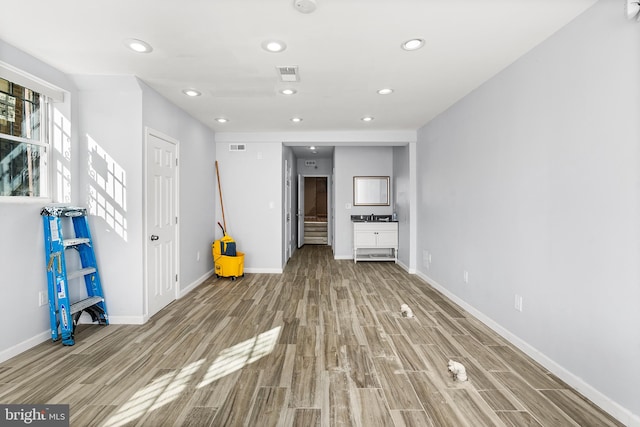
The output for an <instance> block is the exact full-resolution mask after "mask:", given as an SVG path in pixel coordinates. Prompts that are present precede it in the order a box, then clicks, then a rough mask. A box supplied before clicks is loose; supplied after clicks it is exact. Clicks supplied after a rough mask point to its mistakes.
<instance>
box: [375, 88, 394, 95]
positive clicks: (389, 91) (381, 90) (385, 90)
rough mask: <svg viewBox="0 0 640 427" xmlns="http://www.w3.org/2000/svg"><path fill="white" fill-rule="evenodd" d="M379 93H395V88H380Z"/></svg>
mask: <svg viewBox="0 0 640 427" xmlns="http://www.w3.org/2000/svg"><path fill="white" fill-rule="evenodd" d="M378 93H379V94H380V95H389V94H390V93H393V89H389V88H384V89H380V90H379V91H378Z"/></svg>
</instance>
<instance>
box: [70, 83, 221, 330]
mask: <svg viewBox="0 0 640 427" xmlns="http://www.w3.org/2000/svg"><path fill="white" fill-rule="evenodd" d="M74 80H75V82H76V84H77V86H78V88H79V89H78V103H79V104H80V105H81V106H82V108H81V111H80V113H81V114H79V120H78V123H79V128H80V135H81V138H80V147H81V150H83V151H84V153H82V155H81V157H82V158H84V159H85V163H86V158H87V153H86V151H87V150H86V148H87V144H88V145H89V146H91V145H92V142H91V141H95V142H96V143H97V144H98V145H99V146H100V147H101V149H102V151H101V152H100V153H101V154H102V153H105V154H104V155H106V156H107V160H108V163H109V165H114V167H115V168H116V169H118V168H120V169H122V171H123V172H124V174H125V181H126V185H125V188H124V194H125V197H124V198H123V200H117V198H114V197H111V196H110V195H109V191H108V189H107V190H103V189H101V188H99V186H96V181H95V180H94V179H93V175H92V171H91V170H85V171H84V173H83V174H81V175H80V177H81V181H82V188H81V194H82V197H83V198H84V199H85V202H84V203H85V204H86V205H88V206H90V208H91V207H93V206H95V205H96V204H97V205H99V206H98V209H97V211H96V214H95V215H93V216H91V217H90V221H91V226H92V235H93V238H94V241H95V247H96V256H97V259H98V265H99V267H100V275H101V280H102V283H103V288H104V292H105V298H106V300H107V308H108V310H109V317H110V320H111V322H112V323H143V322H144V321H146V316H147V315H148V313H146V311H145V299H146V294H145V288H144V277H145V271H144V252H143V251H144V246H145V243H146V239H147V236H146V235H145V234H144V208H145V207H144V197H143V195H144V168H143V165H144V155H145V153H144V150H145V146H144V133H145V127H149V128H151V129H154V130H156V131H159V132H161V133H163V134H165V135H167V136H169V137H171V138H173V139H175V140H177V141H178V145H179V161H180V167H179V177H178V180H179V185H180V195H179V208H178V209H179V224H180V244H179V254H178V256H179V265H180V270H179V280H178V291H179V293H180V294H184V293H185V292H187V291H188V290H190V289H192V288H193V287H194V286H197V285H198V284H199V283H201V282H202V281H203V280H204V279H206V277H208V276H210V275H211V274H212V272H213V259H212V256H211V242H212V241H213V233H214V225H215V211H214V203H213V200H214V196H215V193H214V191H215V169H214V161H215V160H214V159H215V146H214V134H213V131H211V130H210V129H209V128H207V127H205V126H204V125H203V124H202V123H200V122H198V121H197V120H195V119H194V118H192V117H190V116H189V115H187V114H186V113H185V112H184V111H182V110H181V109H179V108H178V107H176V106H175V105H173V104H171V103H170V102H169V101H167V100H166V99H165V98H163V97H161V96H160V95H159V94H158V93H157V92H155V91H154V90H152V89H151V88H149V87H148V86H146V85H145V84H144V83H142V82H140V81H139V80H138V79H137V78H135V77H134V76H75V77H74ZM110 167H111V166H110ZM92 188H93V189H92ZM95 189H97V191H98V193H99V195H100V196H101V197H98V201H97V202H96V198H95V197H93V195H92V194H93V192H94V191H95ZM102 200H104V202H103V201H102ZM103 204H104V205H105V206H107V207H108V209H107V211H108V210H114V211H115V212H116V213H120V214H121V215H122V216H123V218H124V221H126V235H125V233H121V232H119V231H118V230H119V228H118V224H117V222H118V221H117V220H116V226H115V227H114V225H113V221H112V220H111V218H110V216H109V215H108V214H106V215H105V214H103V213H102V210H101V209H100V207H101V205H103ZM92 211H93V209H92ZM124 221H123V223H124ZM198 255H199V259H198Z"/></svg>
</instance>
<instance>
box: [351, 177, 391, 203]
mask: <svg viewBox="0 0 640 427" xmlns="http://www.w3.org/2000/svg"><path fill="white" fill-rule="evenodd" d="M353 205H354V206H389V177H388V176H354V177H353Z"/></svg>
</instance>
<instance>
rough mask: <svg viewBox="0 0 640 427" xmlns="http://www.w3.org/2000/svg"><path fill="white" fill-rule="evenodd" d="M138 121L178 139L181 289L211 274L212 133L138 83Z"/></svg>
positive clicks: (188, 288) (212, 215) (213, 202)
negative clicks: (140, 98) (140, 101)
mask: <svg viewBox="0 0 640 427" xmlns="http://www.w3.org/2000/svg"><path fill="white" fill-rule="evenodd" d="M139 84H140V86H141V88H142V91H143V109H142V113H143V123H144V125H145V126H148V127H150V128H152V129H155V130H157V131H160V132H162V133H163V134H165V135H168V136H170V137H171V138H173V139H176V140H178V141H179V146H180V147H179V150H180V152H179V155H180V159H179V163H180V167H179V170H180V176H179V185H180V200H179V204H180V206H179V217H180V219H179V224H180V278H179V281H178V282H179V286H180V293H181V294H182V295H184V293H185V292H188V291H189V290H190V289H192V288H193V287H194V286H196V285H198V284H199V283H200V282H201V281H202V280H204V279H206V278H207V277H208V276H210V275H211V274H212V273H213V256H212V254H211V244H212V243H213V240H214V233H215V231H216V228H217V226H216V221H217V219H216V214H215V200H216V191H217V190H216V188H217V184H216V172H215V157H216V156H215V154H216V153H215V136H214V132H213V131H212V130H211V129H209V128H208V127H207V126H205V125H204V124H202V123H201V122H199V121H197V120H196V119H194V118H193V117H191V116H189V115H188V114H187V113H186V112H184V111H183V110H181V109H180V108H178V107H177V106H175V105H174V104H172V103H170V102H169V101H167V100H166V99H165V98H163V97H162V96H161V95H160V94H158V92H156V91H154V90H153V89H151V88H149V87H148V86H147V85H146V84H144V83H142V82H139Z"/></svg>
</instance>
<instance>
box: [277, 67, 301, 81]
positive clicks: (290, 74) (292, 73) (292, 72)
mask: <svg viewBox="0 0 640 427" xmlns="http://www.w3.org/2000/svg"><path fill="white" fill-rule="evenodd" d="M276 70H278V76H280V81H282V82H297V81H300V79H299V76H298V66H297V65H285V66H278V67H276Z"/></svg>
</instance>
